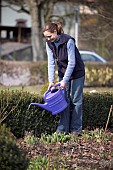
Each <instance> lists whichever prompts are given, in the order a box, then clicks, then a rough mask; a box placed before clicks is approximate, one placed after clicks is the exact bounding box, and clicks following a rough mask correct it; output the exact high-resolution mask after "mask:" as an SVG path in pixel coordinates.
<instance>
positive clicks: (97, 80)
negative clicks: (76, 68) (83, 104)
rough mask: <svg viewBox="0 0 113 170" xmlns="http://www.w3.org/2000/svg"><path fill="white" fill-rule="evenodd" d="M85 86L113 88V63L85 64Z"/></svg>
mask: <svg viewBox="0 0 113 170" xmlns="http://www.w3.org/2000/svg"><path fill="white" fill-rule="evenodd" d="M85 72H86V76H85V84H86V85H88V86H113V62H111V63H110V62H108V63H106V64H103V63H85Z"/></svg>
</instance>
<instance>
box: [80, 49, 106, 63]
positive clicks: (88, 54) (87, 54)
mask: <svg viewBox="0 0 113 170" xmlns="http://www.w3.org/2000/svg"><path fill="white" fill-rule="evenodd" d="M79 52H80V54H81V57H82V60H83V61H84V62H101V63H106V62H107V61H106V60H105V59H104V58H102V57H101V56H100V55H98V54H97V53H95V52H92V51H85V50H79Z"/></svg>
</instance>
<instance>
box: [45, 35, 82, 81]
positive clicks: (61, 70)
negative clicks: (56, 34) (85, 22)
mask: <svg viewBox="0 0 113 170" xmlns="http://www.w3.org/2000/svg"><path fill="white" fill-rule="evenodd" d="M69 39H73V40H74V41H75V39H74V38H73V37H71V36H69V35H67V34H61V35H60V40H59V45H58V48H57V49H56V47H55V45H54V42H50V41H48V40H47V43H48V46H49V48H50V49H51V50H52V52H53V56H54V58H55V59H56V60H57V64H58V76H59V77H61V78H63V76H64V74H65V71H66V68H67V65H68V53H67V42H68V41H69ZM75 58H76V64H75V67H74V70H73V73H72V75H71V77H70V80H72V79H77V78H80V77H82V76H84V75H85V69H84V63H83V61H82V59H81V56H80V53H79V51H78V49H77V47H76V45H75Z"/></svg>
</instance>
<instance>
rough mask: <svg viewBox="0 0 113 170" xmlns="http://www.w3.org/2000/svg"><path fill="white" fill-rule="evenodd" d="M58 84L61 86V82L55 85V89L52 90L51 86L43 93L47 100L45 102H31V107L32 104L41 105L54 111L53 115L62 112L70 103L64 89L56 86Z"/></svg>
mask: <svg viewBox="0 0 113 170" xmlns="http://www.w3.org/2000/svg"><path fill="white" fill-rule="evenodd" d="M58 86H60V83H58V84H56V85H54V86H53V87H55V89H54V90H52V91H51V88H49V89H48V90H47V91H46V92H45V93H44V94H43V98H44V101H45V103H44V104H39V103H31V104H30V105H29V108H30V107H31V106H39V107H42V108H43V109H45V110H48V111H50V112H52V115H56V114H58V113H60V112H62V111H63V110H64V109H65V108H66V107H67V106H68V104H67V102H66V100H65V97H64V89H60V88H56V87H58Z"/></svg>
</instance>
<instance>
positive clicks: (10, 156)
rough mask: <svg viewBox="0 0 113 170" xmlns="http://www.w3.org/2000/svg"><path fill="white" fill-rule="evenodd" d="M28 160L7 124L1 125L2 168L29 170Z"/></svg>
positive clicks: (0, 167)
mask: <svg viewBox="0 0 113 170" xmlns="http://www.w3.org/2000/svg"><path fill="white" fill-rule="evenodd" d="M27 167H28V160H27V158H26V157H25V154H24V153H23V152H22V150H21V149H20V148H19V147H18V146H17V144H16V139H15V138H14V136H13V135H12V134H11V132H10V130H9V129H7V128H6V127H5V125H0V169H1V170H27Z"/></svg>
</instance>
